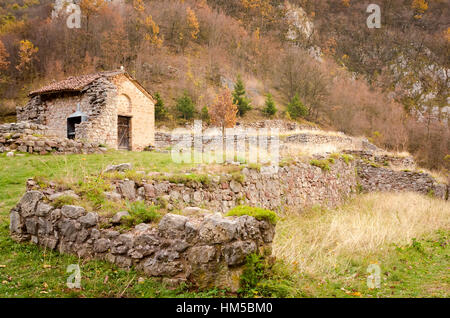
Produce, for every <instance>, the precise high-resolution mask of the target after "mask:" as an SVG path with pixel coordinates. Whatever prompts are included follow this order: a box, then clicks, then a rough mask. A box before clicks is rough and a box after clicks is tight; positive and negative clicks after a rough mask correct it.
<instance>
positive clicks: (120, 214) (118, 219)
mask: <svg viewBox="0 0 450 318" xmlns="http://www.w3.org/2000/svg"><path fill="white" fill-rule="evenodd" d="M127 216H130V213H128V211H120V212H117V213H116V214H114V216H113V217H112V219H111V222H112V223H114V224H119V223H120V222H121V220H122V219H123V218H124V217H127Z"/></svg>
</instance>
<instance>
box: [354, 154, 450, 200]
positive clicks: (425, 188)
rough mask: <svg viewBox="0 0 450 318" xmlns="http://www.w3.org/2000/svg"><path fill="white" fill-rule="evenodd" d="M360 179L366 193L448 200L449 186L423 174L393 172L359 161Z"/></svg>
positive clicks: (402, 171) (403, 171)
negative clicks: (404, 193)
mask: <svg viewBox="0 0 450 318" xmlns="http://www.w3.org/2000/svg"><path fill="white" fill-rule="evenodd" d="M358 179H359V183H360V185H361V187H362V189H363V190H364V191H365V192H375V191H412V192H419V193H422V194H429V195H433V196H435V197H437V198H440V199H444V200H447V199H448V185H447V184H442V183H438V182H437V181H436V180H435V179H434V178H433V177H432V176H431V175H429V174H428V173H423V172H415V171H407V170H392V169H389V168H385V167H378V166H375V165H373V164H371V163H367V162H365V161H363V160H358Z"/></svg>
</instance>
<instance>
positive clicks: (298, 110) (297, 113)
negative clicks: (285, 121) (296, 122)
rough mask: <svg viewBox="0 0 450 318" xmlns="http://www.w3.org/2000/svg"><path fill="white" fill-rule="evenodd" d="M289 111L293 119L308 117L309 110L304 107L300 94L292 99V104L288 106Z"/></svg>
mask: <svg viewBox="0 0 450 318" xmlns="http://www.w3.org/2000/svg"><path fill="white" fill-rule="evenodd" d="M287 111H288V113H289V115H290V116H291V118H292V119H297V118H299V117H305V116H306V115H308V108H306V106H305V105H303V103H302V102H301V100H300V98H299V97H298V94H295V96H294V98H292V100H291V102H290V103H289V104H288V105H287Z"/></svg>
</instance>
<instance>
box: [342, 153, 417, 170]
mask: <svg viewBox="0 0 450 318" xmlns="http://www.w3.org/2000/svg"><path fill="white" fill-rule="evenodd" d="M343 152H344V153H346V154H350V155H353V156H356V157H358V158H361V159H365V160H368V161H372V162H374V163H376V164H379V165H384V166H391V167H402V168H405V169H406V168H408V169H414V168H415V167H416V163H415V161H414V158H413V157H412V156H396V155H393V154H377V153H375V152H373V151H370V150H344V151H343Z"/></svg>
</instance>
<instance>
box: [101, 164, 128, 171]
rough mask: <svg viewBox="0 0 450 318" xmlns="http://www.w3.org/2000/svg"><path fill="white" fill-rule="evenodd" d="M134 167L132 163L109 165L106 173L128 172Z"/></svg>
mask: <svg viewBox="0 0 450 318" xmlns="http://www.w3.org/2000/svg"><path fill="white" fill-rule="evenodd" d="M132 168H133V165H132V164H131V163H121V164H119V165H109V166H107V167H106V169H105V171H104V172H114V171H122V172H123V171H127V170H131V169H132Z"/></svg>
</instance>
